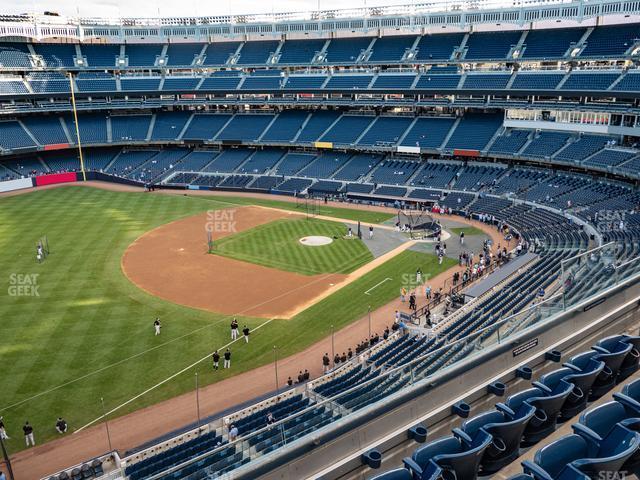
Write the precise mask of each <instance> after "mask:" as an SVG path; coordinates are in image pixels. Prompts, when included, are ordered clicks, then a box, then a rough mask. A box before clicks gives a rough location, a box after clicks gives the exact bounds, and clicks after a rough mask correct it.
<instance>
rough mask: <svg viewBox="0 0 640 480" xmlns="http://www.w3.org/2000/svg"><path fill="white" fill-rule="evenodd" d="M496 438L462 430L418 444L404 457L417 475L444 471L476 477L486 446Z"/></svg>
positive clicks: (429, 475) (423, 476)
mask: <svg viewBox="0 0 640 480" xmlns="http://www.w3.org/2000/svg"><path fill="white" fill-rule="evenodd" d="M492 440H493V438H492V437H491V435H489V434H488V433H486V432H483V431H481V430H480V431H479V432H478V434H477V435H476V436H475V437H473V438H472V437H469V436H468V435H466V434H463V433H461V432H460V431H458V432H455V433H454V435H453V436H450V437H443V438H440V439H438V440H434V441H432V442H429V443H428V444H426V445H425V446H423V447H420V448H418V450H416V451H415V452H414V453H413V455H412V456H411V458H405V459H404V460H403V462H404V465H405V468H407V469H408V470H410V471H411V472H412V473H413V476H414V479H417V478H421V479H435V478H439V475H441V474H443V472H447V473H448V474H449V475H450V476H453V478H457V479H460V480H474V479H475V478H477V475H478V467H479V465H480V461H481V459H482V455H483V454H484V452H485V450H486V449H487V448H489V446H490V445H491V442H492Z"/></svg>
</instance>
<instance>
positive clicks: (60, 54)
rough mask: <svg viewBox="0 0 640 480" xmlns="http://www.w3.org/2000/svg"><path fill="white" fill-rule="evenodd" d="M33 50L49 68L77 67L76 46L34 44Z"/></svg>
mask: <svg viewBox="0 0 640 480" xmlns="http://www.w3.org/2000/svg"><path fill="white" fill-rule="evenodd" d="M33 49H34V50H35V52H36V55H40V56H41V57H42V59H43V60H44V62H45V64H46V65H47V67H50V68H73V67H75V61H74V57H75V56H76V46H75V45H70V44H64V43H63V44H57V43H34V44H33Z"/></svg>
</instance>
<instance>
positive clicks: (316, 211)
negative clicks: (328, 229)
mask: <svg viewBox="0 0 640 480" xmlns="http://www.w3.org/2000/svg"><path fill="white" fill-rule="evenodd" d="M320 202H321V200H320V199H319V198H315V197H313V196H310V195H308V194H307V195H303V194H299V193H298V194H296V209H297V210H299V211H301V212H303V213H304V214H305V215H306V216H307V218H314V217H317V216H318V215H320Z"/></svg>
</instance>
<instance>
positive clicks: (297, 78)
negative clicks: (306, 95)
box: [283, 75, 328, 91]
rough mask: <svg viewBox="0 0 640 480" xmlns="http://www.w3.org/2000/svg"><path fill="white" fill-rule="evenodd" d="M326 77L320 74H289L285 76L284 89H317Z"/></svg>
mask: <svg viewBox="0 0 640 480" xmlns="http://www.w3.org/2000/svg"><path fill="white" fill-rule="evenodd" d="M327 78H328V77H326V76H322V75H290V76H289V77H287V83H285V85H284V87H283V88H284V89H285V90H297V91H305V90H319V89H321V88H322V85H323V84H324V82H325V81H326V80H327Z"/></svg>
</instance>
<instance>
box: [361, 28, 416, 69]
mask: <svg viewBox="0 0 640 480" xmlns="http://www.w3.org/2000/svg"><path fill="white" fill-rule="evenodd" d="M415 41H416V37H415V36H404V35H403V36H388V37H379V38H377V39H376V41H375V43H374V44H373V50H372V53H371V56H369V59H368V60H367V61H368V62H371V63H375V62H390V63H394V62H400V61H401V60H402V57H403V56H404V54H405V52H406V51H407V50H408V49H410V48H411V47H412V46H413V43H414V42H415Z"/></svg>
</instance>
